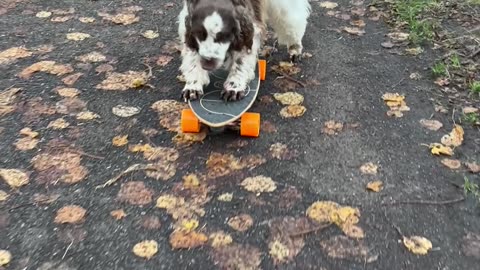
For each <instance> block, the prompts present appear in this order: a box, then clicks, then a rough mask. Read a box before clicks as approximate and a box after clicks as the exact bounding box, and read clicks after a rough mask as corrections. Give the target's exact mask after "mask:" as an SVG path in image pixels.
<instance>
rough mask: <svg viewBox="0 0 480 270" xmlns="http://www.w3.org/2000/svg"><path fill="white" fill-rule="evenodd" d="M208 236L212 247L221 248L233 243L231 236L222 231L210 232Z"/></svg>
mask: <svg viewBox="0 0 480 270" xmlns="http://www.w3.org/2000/svg"><path fill="white" fill-rule="evenodd" d="M208 238H209V240H210V246H212V247H213V248H223V247H225V246H228V245H230V244H231V243H233V239H232V237H231V236H230V235H229V234H227V233H225V232H223V231H218V232H214V233H211V234H210V235H209V236H208Z"/></svg>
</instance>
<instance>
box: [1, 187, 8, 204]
mask: <svg viewBox="0 0 480 270" xmlns="http://www.w3.org/2000/svg"><path fill="white" fill-rule="evenodd" d="M7 199H8V193H7V192H5V191H3V190H0V202H4V201H6V200H7Z"/></svg>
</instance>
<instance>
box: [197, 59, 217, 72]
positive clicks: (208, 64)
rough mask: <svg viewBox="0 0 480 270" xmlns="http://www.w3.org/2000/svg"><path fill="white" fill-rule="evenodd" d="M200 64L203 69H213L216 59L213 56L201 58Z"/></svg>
mask: <svg viewBox="0 0 480 270" xmlns="http://www.w3.org/2000/svg"><path fill="white" fill-rule="evenodd" d="M200 64H201V65H202V68H203V69H205V70H214V69H215V68H216V67H217V60H216V59H214V58H202V59H201V60H200Z"/></svg>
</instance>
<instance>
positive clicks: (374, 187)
mask: <svg viewBox="0 0 480 270" xmlns="http://www.w3.org/2000/svg"><path fill="white" fill-rule="evenodd" d="M367 189H368V190H371V191H373V192H380V190H382V189H383V182H382V181H373V182H369V183H368V184H367Z"/></svg>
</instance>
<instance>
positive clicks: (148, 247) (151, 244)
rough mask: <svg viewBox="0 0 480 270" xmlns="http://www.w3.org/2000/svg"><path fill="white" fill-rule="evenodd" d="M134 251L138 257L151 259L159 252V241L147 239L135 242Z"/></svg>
mask: <svg viewBox="0 0 480 270" xmlns="http://www.w3.org/2000/svg"><path fill="white" fill-rule="evenodd" d="M132 251H133V254H135V255H137V256H138V257H141V258H145V259H147V260H149V259H151V258H152V257H153V256H154V255H155V254H156V253H157V252H158V243H157V242H156V241H155V240H145V241H142V242H140V243H137V244H135V246H133V249H132Z"/></svg>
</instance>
